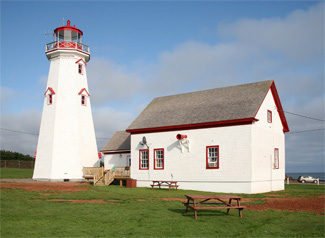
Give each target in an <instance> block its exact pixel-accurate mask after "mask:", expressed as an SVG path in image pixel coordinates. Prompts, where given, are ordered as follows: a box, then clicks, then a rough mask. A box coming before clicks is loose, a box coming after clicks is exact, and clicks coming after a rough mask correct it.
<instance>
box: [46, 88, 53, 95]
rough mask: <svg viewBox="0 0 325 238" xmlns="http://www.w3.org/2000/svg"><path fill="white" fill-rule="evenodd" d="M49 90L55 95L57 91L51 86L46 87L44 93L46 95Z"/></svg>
mask: <svg viewBox="0 0 325 238" xmlns="http://www.w3.org/2000/svg"><path fill="white" fill-rule="evenodd" d="M49 90H50V91H51V93H52V94H53V95H55V92H54V90H53V88H51V87H48V88H47V89H46V91H45V93H44V95H46V94H47V92H48V91H49Z"/></svg>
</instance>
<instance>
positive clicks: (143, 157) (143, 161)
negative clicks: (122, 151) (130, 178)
mask: <svg viewBox="0 0 325 238" xmlns="http://www.w3.org/2000/svg"><path fill="white" fill-rule="evenodd" d="M139 169H149V150H148V149H145V150H140V151H139Z"/></svg>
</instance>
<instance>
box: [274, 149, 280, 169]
mask: <svg viewBox="0 0 325 238" xmlns="http://www.w3.org/2000/svg"><path fill="white" fill-rule="evenodd" d="M279 163H280V154H279V149H278V148H274V169H279V167H280V166H279Z"/></svg>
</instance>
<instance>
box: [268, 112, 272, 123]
mask: <svg viewBox="0 0 325 238" xmlns="http://www.w3.org/2000/svg"><path fill="white" fill-rule="evenodd" d="M267 122H268V123H272V112H271V111H270V110H267Z"/></svg>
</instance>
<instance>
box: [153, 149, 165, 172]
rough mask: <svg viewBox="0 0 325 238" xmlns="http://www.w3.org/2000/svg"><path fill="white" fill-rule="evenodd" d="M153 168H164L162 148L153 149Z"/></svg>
mask: <svg viewBox="0 0 325 238" xmlns="http://www.w3.org/2000/svg"><path fill="white" fill-rule="evenodd" d="M155 169H164V150H163V149H155Z"/></svg>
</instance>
